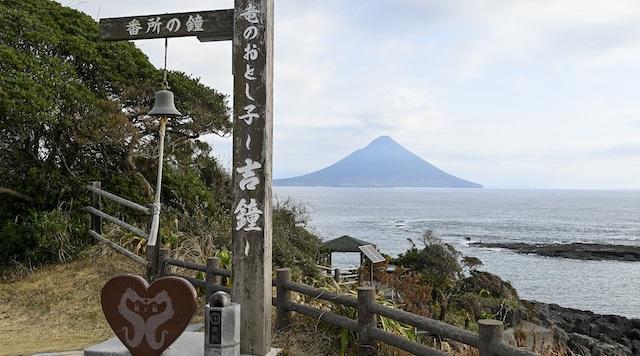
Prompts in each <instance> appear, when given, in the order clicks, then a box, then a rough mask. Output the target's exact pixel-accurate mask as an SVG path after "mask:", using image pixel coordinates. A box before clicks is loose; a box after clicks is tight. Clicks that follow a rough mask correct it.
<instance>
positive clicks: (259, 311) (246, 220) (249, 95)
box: [232, 0, 273, 355]
mask: <svg viewBox="0 0 640 356" xmlns="http://www.w3.org/2000/svg"><path fill="white" fill-rule="evenodd" d="M234 7H235V9H236V12H235V16H236V17H235V21H234V26H235V29H234V38H233V73H234V76H233V77H234V83H233V115H234V117H233V206H232V213H233V215H234V219H233V226H232V235H233V268H232V270H233V293H232V295H233V300H234V301H235V302H237V303H240V304H241V305H242V313H241V318H242V323H241V325H240V333H241V335H242V338H241V340H240V348H241V351H242V353H244V354H252V355H266V354H267V353H268V352H269V351H270V349H271V297H272V295H271V294H272V293H271V288H272V286H271V234H272V221H271V211H272V206H271V204H272V192H271V185H272V183H271V179H272V178H271V155H272V143H273V0H235V6H234Z"/></svg>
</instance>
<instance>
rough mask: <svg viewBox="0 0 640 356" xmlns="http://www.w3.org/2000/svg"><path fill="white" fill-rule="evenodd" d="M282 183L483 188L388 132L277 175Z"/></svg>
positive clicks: (295, 184) (300, 184)
mask: <svg viewBox="0 0 640 356" xmlns="http://www.w3.org/2000/svg"><path fill="white" fill-rule="evenodd" d="M274 184H275V185H280V186H329V187H433V188H482V186H481V185H480V184H478V183H474V182H470V181H467V180H464V179H461V178H458V177H455V176H452V175H451V174H449V173H446V172H443V171H441V170H440V169H438V168H436V167H435V166H434V165H432V164H430V163H429V162H427V161H425V160H423V159H422V158H420V157H418V156H416V155H415V154H413V153H411V152H410V151H409V150H407V149H406V148H404V147H402V146H401V145H400V144H399V143H397V142H396V141H394V140H393V139H392V138H391V137H389V136H381V137H378V138H377V139H375V140H373V141H372V142H371V143H370V144H369V145H367V146H366V147H365V148H362V149H359V150H357V151H355V152H353V153H352V154H350V155H348V156H347V157H345V158H343V159H342V160H340V161H338V162H336V163H334V164H332V165H331V166H329V167H327V168H324V169H321V170H319V171H316V172H313V173H309V174H306V175H303V176H299V177H294V178H286V179H276V180H274Z"/></svg>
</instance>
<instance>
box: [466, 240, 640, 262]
mask: <svg viewBox="0 0 640 356" xmlns="http://www.w3.org/2000/svg"><path fill="white" fill-rule="evenodd" d="M469 245H470V246H475V247H486V248H504V249H509V250H513V251H515V252H518V253H523V254H535V255H539V256H546V257H562V258H569V259H575V260H608V261H640V246H627V245H607V244H587V243H581V242H574V243H568V244H527V243H519V242H504V243H502V242H471V243H470V244H469Z"/></svg>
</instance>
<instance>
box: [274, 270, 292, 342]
mask: <svg viewBox="0 0 640 356" xmlns="http://www.w3.org/2000/svg"><path fill="white" fill-rule="evenodd" d="M290 281H291V269H290V268H279V269H277V270H276V293H277V295H276V330H280V329H284V328H286V327H288V326H289V324H290V323H291V321H290V319H289V311H288V310H287V308H286V306H285V304H286V303H288V302H290V301H291V291H289V290H288V289H287V286H286V284H287V283H289V282H290Z"/></svg>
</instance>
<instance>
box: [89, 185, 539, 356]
mask: <svg viewBox="0 0 640 356" xmlns="http://www.w3.org/2000/svg"><path fill="white" fill-rule="evenodd" d="M86 189H87V190H89V191H90V192H91V193H92V200H91V206H88V207H86V208H85V209H86V210H87V211H88V212H89V213H91V216H92V218H91V229H90V230H89V234H90V235H91V236H92V237H94V238H95V239H97V240H98V241H100V242H102V243H104V244H106V245H107V246H109V247H111V248H113V249H114V250H115V251H117V252H119V253H121V254H123V255H125V256H126V257H128V258H130V259H132V260H133V261H135V262H137V263H140V264H142V265H144V266H146V267H147V268H148V278H149V279H154V278H156V277H159V276H172V275H173V276H179V277H182V278H185V279H186V280H187V281H189V282H190V283H191V284H193V285H194V286H195V287H200V288H203V289H204V294H205V298H206V299H205V300H209V298H210V296H211V295H212V294H213V293H215V292H216V291H225V292H227V293H231V290H230V288H228V287H226V286H223V285H221V282H222V278H223V277H227V278H231V276H232V273H231V271H230V270H227V269H223V268H221V267H220V261H219V259H218V258H217V257H211V258H208V259H207V263H206V264H198V263H193V262H189V261H182V260H178V259H174V258H171V257H170V256H169V251H168V250H165V249H158V248H154V249H151V251H150V249H149V248H148V249H147V259H144V258H142V257H140V256H137V255H136V254H134V253H133V252H131V251H128V250H127V249H125V248H124V247H122V246H119V245H118V244H116V243H114V242H112V241H109V240H107V239H105V238H104V237H103V236H102V235H101V234H102V219H105V220H108V221H111V222H113V223H115V224H117V225H118V226H121V227H122V228H124V229H125V230H127V231H130V232H132V233H134V234H136V235H138V236H140V237H142V238H148V233H147V232H146V231H143V230H141V229H139V228H137V227H135V226H133V225H130V224H128V223H126V222H124V221H122V220H120V219H118V218H116V217H113V216H111V215H109V214H107V213H105V212H103V211H102V210H101V198H106V199H110V200H112V201H114V202H116V203H119V204H121V205H123V206H126V207H128V208H131V209H134V210H136V211H138V212H141V213H143V214H145V215H147V216H150V215H151V214H152V212H153V208H152V207H151V206H150V207H144V206H142V205H140V204H137V203H134V202H132V201H129V200H127V199H125V198H122V197H119V196H117V195H114V194H111V193H109V192H107V191H104V190H102V189H100V182H92V184H91V185H89V186H86ZM159 245H160V243H158V246H159ZM169 266H176V267H180V268H185V269H190V270H194V271H199V272H203V273H204V274H205V279H204V280H201V279H197V278H193V277H189V276H184V275H178V274H173V273H171V272H170V270H169ZM329 271H330V269H329ZM337 271H338V272H337V273H336V272H335V271H334V276H333V277H334V278H337V280H338V281H343V280H344V278H345V275H346V276H348V277H347V278H353V277H354V276H353V275H355V278H357V269H356V273H344V274H343V273H342V272H343V271H344V270H337ZM349 272H353V271H349ZM325 274H326V269H325ZM330 275H331V274H330V272H329V276H330ZM273 285H274V286H275V287H276V291H277V294H276V296H275V297H274V298H272V304H273V305H274V306H275V307H276V311H277V312H276V329H283V328H286V327H288V326H289V325H290V315H291V313H292V312H295V313H299V314H302V315H306V316H308V317H311V318H314V319H317V320H319V321H323V322H325V323H328V324H331V325H334V326H337V327H340V328H345V329H348V330H351V331H354V332H355V333H356V334H357V337H358V355H360V356H363V355H366V356H369V355H375V354H376V350H377V343H378V342H383V343H385V344H388V345H391V346H394V347H396V348H398V349H401V350H404V351H407V352H410V353H412V354H415V355H438V356H440V355H446V354H445V353H444V352H442V351H440V350H437V349H434V348H431V347H429V346H426V345H424V344H420V343H418V342H414V341H411V340H409V339H406V338H403V337H401V336H398V335H395V334H392V333H390V332H388V331H385V330H381V329H378V328H377V323H376V315H380V316H383V317H386V318H389V319H391V320H395V321H398V322H400V323H404V324H407V325H411V326H413V327H415V328H417V329H419V330H424V331H428V332H430V333H432V334H435V335H438V336H440V337H442V338H446V339H450V340H454V341H457V342H460V343H463V344H466V345H469V346H472V347H475V348H478V349H479V351H480V356H535V355H536V354H535V353H533V352H529V351H526V350H522V349H519V348H516V347H513V346H510V345H507V344H505V343H504V342H503V339H502V335H503V324H502V322H500V321H497V320H480V321H478V326H479V334H476V333H473V332H470V331H468V330H464V329H461V328H457V327H455V326H452V325H449V324H446V323H443V322H440V321H437V320H433V319H429V318H425V317H423V316H420V315H416V314H412V313H409V312H406V311H403V310H400V309H396V308H391V307H388V306H384V305H381V304H377V303H376V300H375V297H376V293H375V288H373V287H368V286H367V287H358V289H357V291H358V295H357V298H355V297H353V296H350V295H342V294H337V293H333V292H329V291H326V290H323V289H320V288H315V287H312V286H309V285H306V284H301V283H295V282H292V281H291V270H290V269H289V268H281V269H277V270H276V278H275V279H274V280H273ZM292 293H299V294H302V295H305V296H308V297H311V298H313V299H320V300H325V301H328V302H331V303H334V304H338V305H342V306H345V307H350V308H354V309H355V310H357V314H358V316H357V319H351V318H349V317H346V316H344V315H338V314H336V313H332V312H330V311H327V310H322V309H318V308H314V307H312V306H309V305H307V304H300V303H296V302H294V299H293V298H292Z"/></svg>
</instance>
